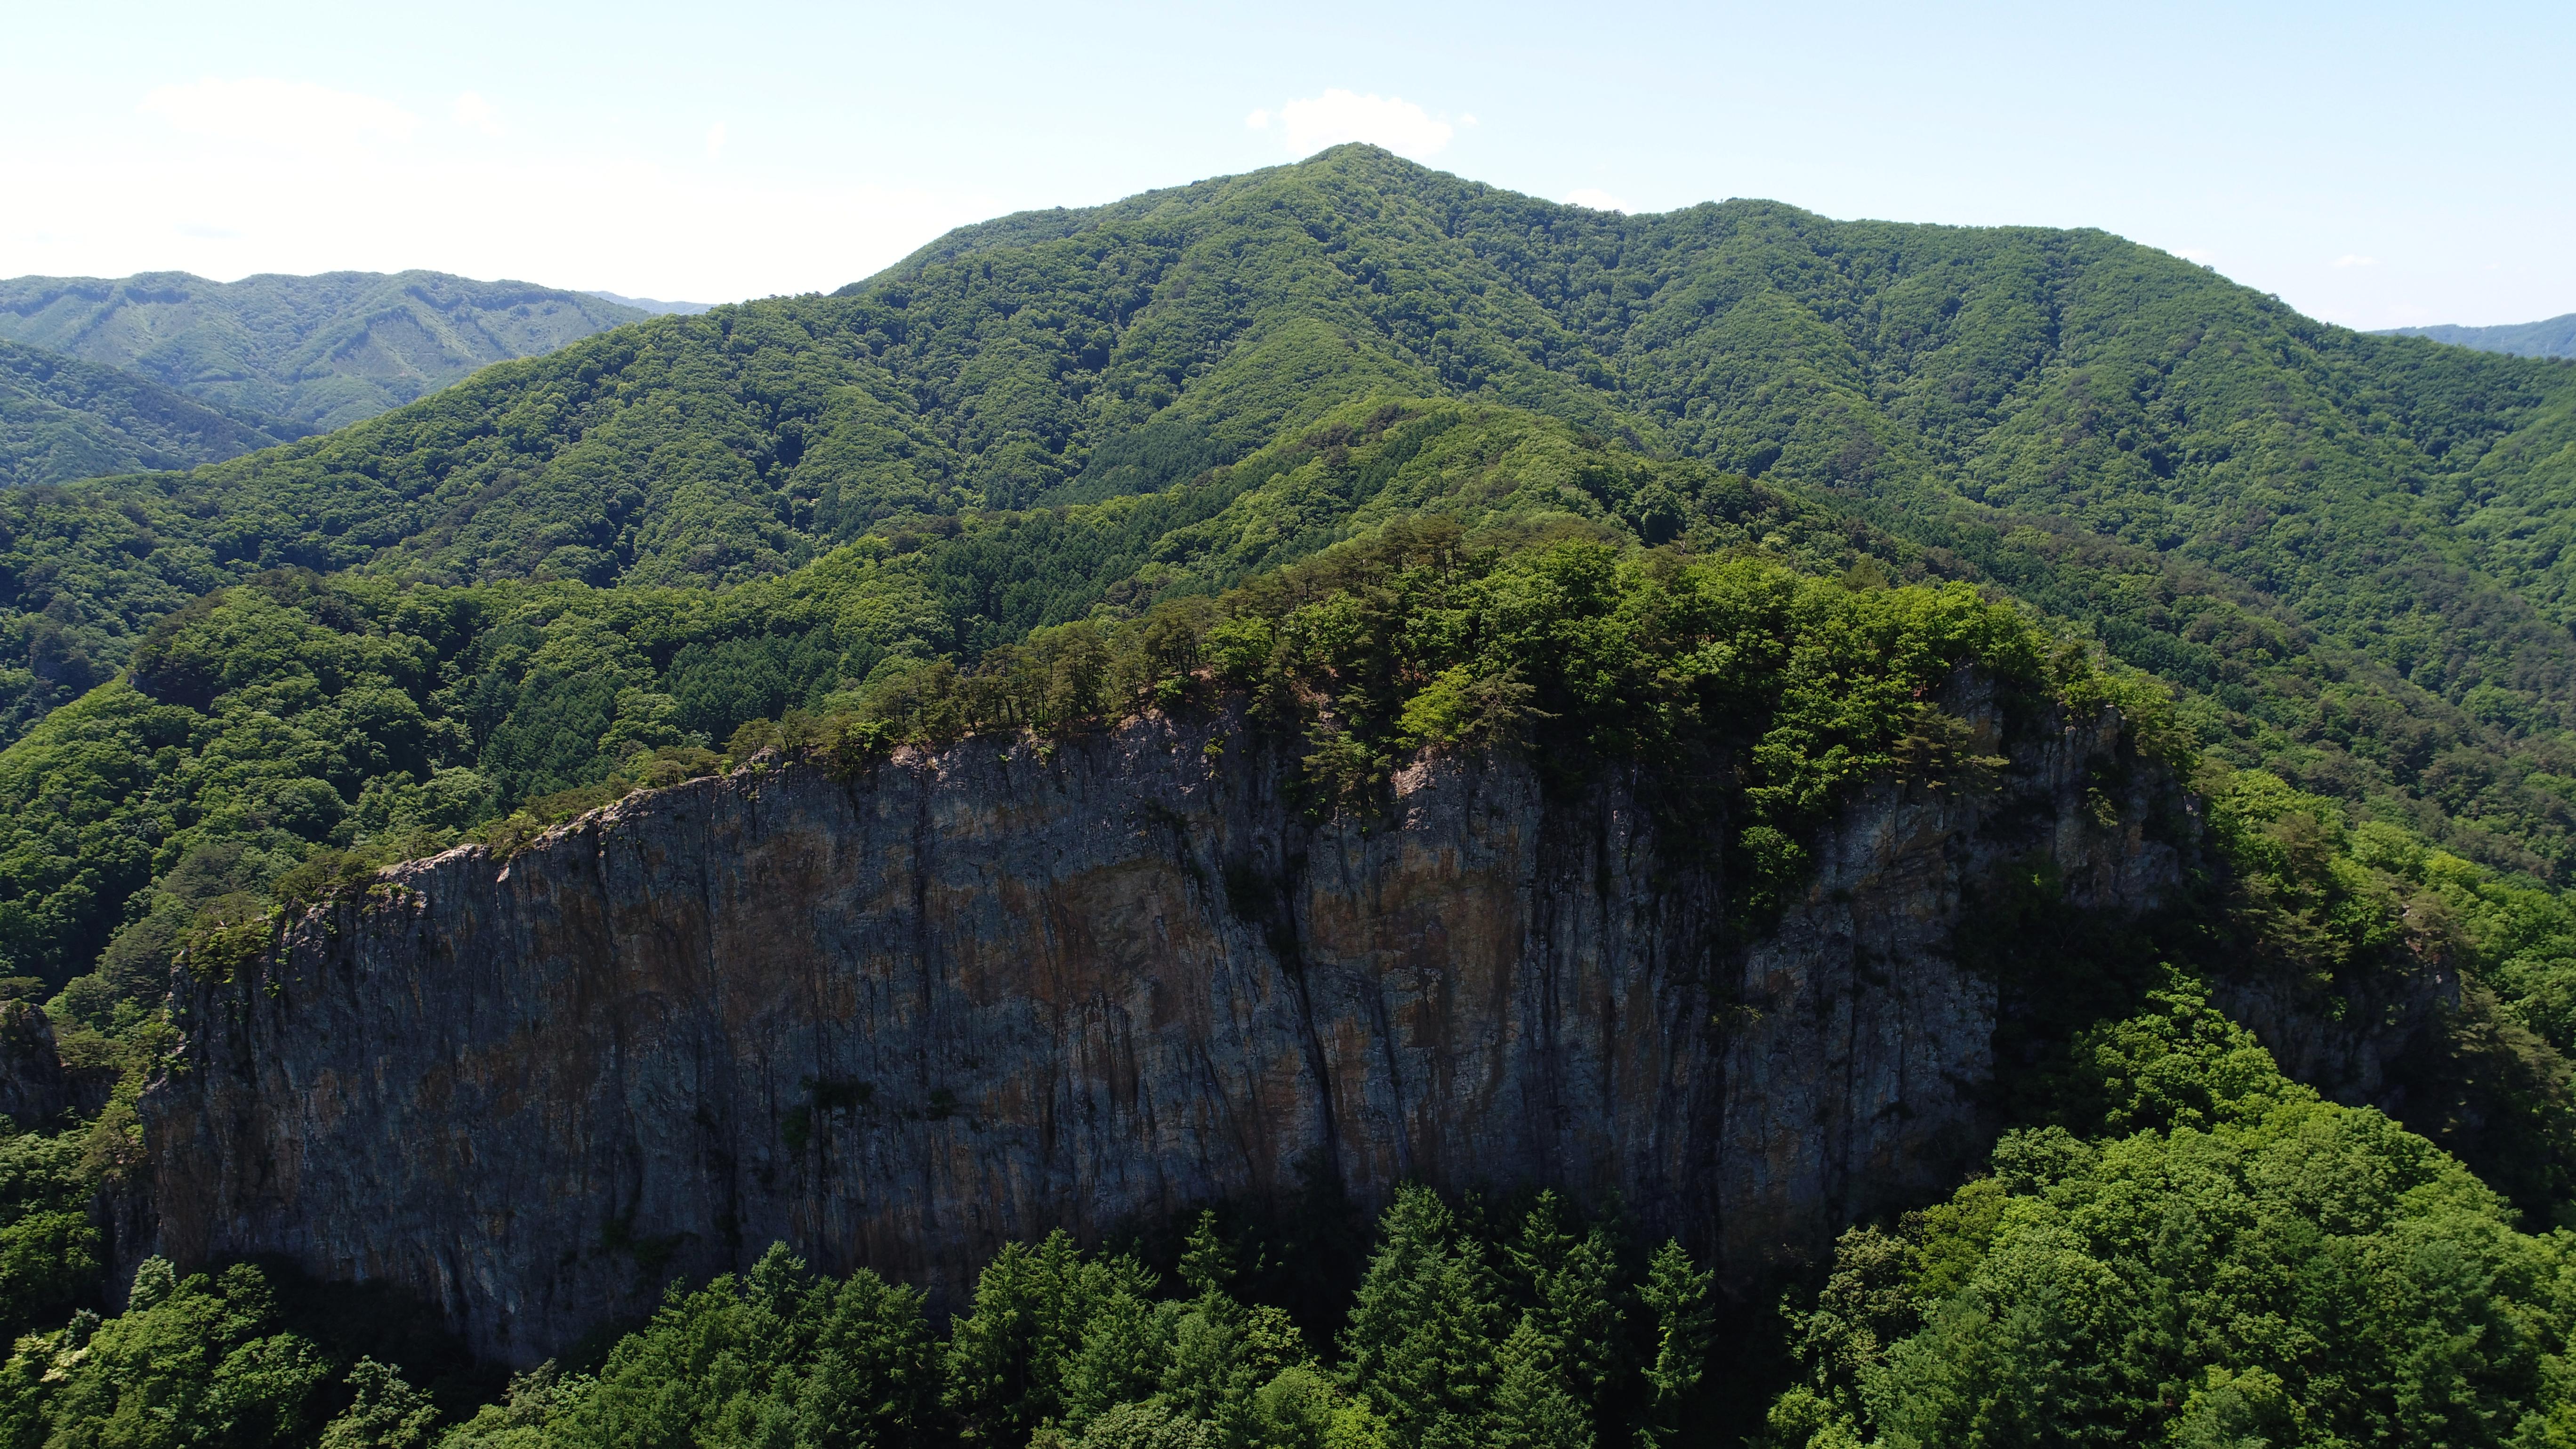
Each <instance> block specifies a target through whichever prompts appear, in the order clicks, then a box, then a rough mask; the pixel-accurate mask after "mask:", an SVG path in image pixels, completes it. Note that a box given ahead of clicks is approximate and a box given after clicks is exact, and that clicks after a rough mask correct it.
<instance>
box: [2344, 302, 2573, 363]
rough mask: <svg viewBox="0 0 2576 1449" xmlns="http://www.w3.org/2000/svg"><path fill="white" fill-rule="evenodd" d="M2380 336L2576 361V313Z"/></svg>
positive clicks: (2391, 330) (2396, 330) (2392, 330)
mask: <svg viewBox="0 0 2576 1449" xmlns="http://www.w3.org/2000/svg"><path fill="white" fill-rule="evenodd" d="M2378 335H2379V336H2382V337H2429V338H2431V339H2433V340H2434V341H2436V342H2448V343H2450V344H2452V345H2453V346H2457V347H2474V348H2476V349H2477V350H2479V351H2480V352H2505V353H2511V354H2512V355H2513V356H2516V357H2576V312H2570V313H2568V314H2567V315H2566V316H2564V317H2552V318H2550V319H2548V320H2547V321H2545V322H2508V323H2505V324H2503V325H2501V326H2496V327H2459V326H2454V325H2452V324H2450V323H2447V322H2445V323H2443V324H2441V325H2439V326H2435V327H2391V328H2388V329H2386V330H2385V331H2383V332H2381V333H2379V334H2378Z"/></svg>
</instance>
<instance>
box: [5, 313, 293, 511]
mask: <svg viewBox="0 0 2576 1449" xmlns="http://www.w3.org/2000/svg"><path fill="white" fill-rule="evenodd" d="M310 431H311V430H310V429H308V428H305V427H302V426H299V425H297V424H294V423H289V422H283V421H280V420H279V419H276V418H264V417H259V416H256V415H252V414H244V413H232V412H227V411H225V410H223V409H221V408H215V407H210V406H208V405H206V404H204V403H201V402H198V401H197V400H196V399H194V398H191V397H187V396H185V395H183V394H181V393H178V392H175V391H173V390H171V389H169V388H166V387H163V386H161V385H160V384H159V383H156V382H152V381H150V380H148V379H146V378H142V377H138V376H136V375H135V374H133V373H130V372H123V371H120V370H118V369H116V368H112V367H99V366H95V365H93V364H91V363H86V362H82V361H79V360H78V359H75V358H70V357H65V356H62V355H61V354H59V353H52V352H46V351H43V350H41V349H39V348H34V347H23V346H20V345H18V344H17V343H13V342H0V487H9V486H15V485H19V484H26V483H66V482H69V481H71V480H73V479H75V478H94V477H97V476H99V475H100V474H103V473H139V472H143V471H145V470H148V469H163V468H193V467H195V466H196V465H198V464H200V463H214V462H220V461H222V460H223V459H226V458H236V457H239V456H241V455H242V454H244V453H248V452H251V451H253V450H255V449H259V448H270V447H275V446H276V445H277V444H279V443H282V442H284V441H286V440H287V439H289V438H297V437H302V436H303V435H304V434H306V433H307V432H310Z"/></svg>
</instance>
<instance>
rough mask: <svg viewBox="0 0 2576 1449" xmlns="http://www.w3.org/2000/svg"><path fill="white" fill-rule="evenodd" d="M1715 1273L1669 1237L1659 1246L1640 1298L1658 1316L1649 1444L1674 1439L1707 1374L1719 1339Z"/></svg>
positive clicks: (1649, 1370)
mask: <svg viewBox="0 0 2576 1449" xmlns="http://www.w3.org/2000/svg"><path fill="white" fill-rule="evenodd" d="M1713 1279H1714V1275H1713V1274H1709V1273H1704V1272H1701V1271H1699V1270H1698V1269H1696V1268H1694V1267H1693V1266H1692V1264H1691V1259H1690V1254H1688V1253H1686V1252H1683V1251H1682V1245H1681V1244H1680V1243H1679V1242H1677V1241H1675V1240H1673V1239H1670V1238H1667V1239H1665V1240H1664V1245H1663V1246H1662V1247H1661V1248H1658V1249H1656V1250H1655V1258H1654V1261H1653V1263H1651V1264H1649V1265H1648V1267H1647V1269H1646V1283H1645V1286H1644V1287H1643V1288H1641V1289H1639V1290H1638V1295H1637V1296H1638V1297H1640V1298H1642V1299H1644V1300H1645V1304H1646V1308H1647V1311H1649V1312H1651V1313H1653V1314H1654V1315H1655V1359H1654V1362H1653V1363H1651V1364H1649V1365H1647V1366H1646V1389H1647V1394H1648V1398H1647V1402H1646V1415H1645V1423H1644V1426H1643V1428H1642V1430H1641V1432H1640V1437H1641V1438H1642V1439H1643V1440H1645V1441H1646V1442H1647V1443H1649V1444H1653V1445H1662V1444H1666V1443H1669V1442H1671V1440H1672V1438H1673V1436H1674V1434H1675V1433H1676V1432H1678V1431H1679V1429H1680V1428H1681V1425H1682V1415H1683V1413H1684V1411H1685V1410H1686V1408H1687V1406H1688V1404H1689V1401H1690V1398H1691V1395H1692V1393H1693V1391H1695V1390H1696V1389H1698V1388H1699V1383H1700V1379H1701V1377H1702V1376H1703V1375H1704V1374H1706V1373H1707V1372H1708V1353H1709V1346H1710V1344H1711V1342H1712V1341H1713V1340H1714V1339H1715V1338H1716V1307H1715V1305H1714V1304H1713V1303H1712V1302H1711V1301H1710V1293H1709V1285H1710V1283H1711V1282H1712V1281H1713Z"/></svg>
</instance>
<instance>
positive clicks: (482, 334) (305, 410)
mask: <svg viewBox="0 0 2576 1449" xmlns="http://www.w3.org/2000/svg"><path fill="white" fill-rule="evenodd" d="M644 315H645V314H644V313H643V312H642V311H641V310H639V309H636V308H633V307H627V306H622V305H620V304H618V303H615V302H612V301H609V300H607V299H605V298H602V297H599V296H596V295H593V294H591V293H587V292H565V291H558V290H556V289H555V288H552V287H535V286H530V285H529V284H527V283H525V282H478V281H474V280H472V279H470V278H466V277H454V276H449V275H447V274H446V273H444V272H396V273H393V274H390V275H388V274H386V273H382V272H326V273H323V274H321V275H319V276H311V277H290V276H279V275H273V274H271V275H262V276H255V277H244V278H242V279H241V280H240V281H237V282H209V281H207V280H206V279H205V278H203V277H196V276H190V275H189V274H187V273H185V272H145V273H142V274H140V275H137V276H132V277H119V278H115V279H113V280H109V279H104V278H99V277H13V278H10V279H8V280H6V281H0V338H6V339H8V340H11V341H16V342H24V343H29V344H32V345H34V346H38V347H43V348H46V349H49V350H51V351H55V352H62V353H67V354H69V355H71V356H74V357H77V358H80V359H81V360H83V361H85V362H93V363H97V364H99V365H101V366H105V367H115V368H122V369H125V370H128V371H132V372H137V373H140V374H142V375H143V376H145V377H148V378H150V379H152V380H154V381H156V382H159V383H161V384H163V385H164V386H167V387H170V388H173V389H175V390H177V391H179V392H183V393H186V394H188V395H189V396H191V397H194V398H196V399H198V400H199V401H201V402H206V403H210V404H213V405H215V406H217V407H220V408H227V409H233V410H238V411H244V412H250V413H257V414H262V415H265V416H269V417H278V418H286V419H290V420H292V421H294V422H296V423H299V424H302V425H303V426H304V430H305V431H314V430H318V429H322V428H336V427H340V426H342V425H344V424H347V423H353V422H356V421H358V420H359V419H360V418H366V417H372V416H374V415H375V414H377V413H380V412H383V411H384V410H385V409H387V408H391V407H398V406H400V405H401V404H403V403H407V402H410V401H411V400H412V399H414V398H416V397H419V396H420V395H422V394H423V393H426V392H431V391H434V390H436V389H437V388H439V387H442V386H444V385H446V384H447V383H450V382H453V381H455V380H456V379H457V378H460V377H463V376H464V375H465V374H467V373H469V372H471V371H473V370H474V369H475V368H478V367H481V366H483V365H485V364H486V363H491V362H498V361H500V360H502V359H504V358H511V357H528V356H532V355H534V354H536V353H540V352H548V351H552V350H553V349H555V348H557V347H561V346H562V345H563V344H565V343H567V342H570V341H572V340H573V339H574V338H576V337H587V336H589V335H590V334H591V333H594V332H598V331H600V330H602V329H604V328H609V327H614V326H616V325H618V324H619V323H621V322H632V321H634V320H636V319H637V318H639V317H642V316H644Z"/></svg>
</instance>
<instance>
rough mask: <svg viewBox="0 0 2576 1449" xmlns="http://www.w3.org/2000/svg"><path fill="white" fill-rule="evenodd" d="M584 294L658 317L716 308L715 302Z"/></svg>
mask: <svg viewBox="0 0 2576 1449" xmlns="http://www.w3.org/2000/svg"><path fill="white" fill-rule="evenodd" d="M582 295H583V296H585V297H597V298H599V299H600V300H601V301H603V302H614V303H616V304H617V305H618V306H620V307H632V308H634V309H635V310H636V311H638V312H650V313H652V314H653V315H654V316H656V317H695V316H696V315H698V314H699V313H701V312H711V311H713V310H715V303H713V302H665V301H662V300H660V299H659V298H655V297H621V296H619V295H618V294H617V293H615V292H584V293H582Z"/></svg>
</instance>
